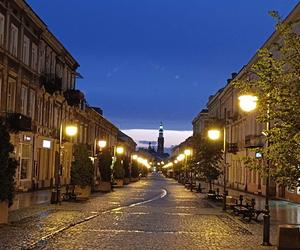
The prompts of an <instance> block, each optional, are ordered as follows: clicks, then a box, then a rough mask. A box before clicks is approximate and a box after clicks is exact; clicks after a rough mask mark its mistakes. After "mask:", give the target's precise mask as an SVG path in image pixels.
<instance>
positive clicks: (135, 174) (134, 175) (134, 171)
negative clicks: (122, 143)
mask: <svg viewBox="0 0 300 250" xmlns="http://www.w3.org/2000/svg"><path fill="white" fill-rule="evenodd" d="M139 176H140V171H139V167H138V164H137V163H136V162H132V164H131V180H130V181H131V182H134V181H138V180H139Z"/></svg>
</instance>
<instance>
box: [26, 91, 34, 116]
mask: <svg viewBox="0 0 300 250" xmlns="http://www.w3.org/2000/svg"><path fill="white" fill-rule="evenodd" d="M34 113H35V91H34V90H33V89H31V90H30V92H29V107H28V116H30V117H31V118H32V120H34Z"/></svg>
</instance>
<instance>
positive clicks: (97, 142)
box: [94, 139, 107, 180]
mask: <svg viewBox="0 0 300 250" xmlns="http://www.w3.org/2000/svg"><path fill="white" fill-rule="evenodd" d="M97 146H98V147H99V154H98V155H97ZM106 146H107V141H106V140H98V139H95V144H94V159H97V160H99V157H100V155H101V153H102V150H103V149H104V148H105V147H106ZM94 163H96V161H94ZM94 168H95V171H94V172H95V178H96V179H95V180H97V177H98V176H100V172H99V167H97V166H96V164H94Z"/></svg>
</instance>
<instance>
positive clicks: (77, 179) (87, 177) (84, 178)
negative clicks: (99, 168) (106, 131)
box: [71, 144, 94, 198]
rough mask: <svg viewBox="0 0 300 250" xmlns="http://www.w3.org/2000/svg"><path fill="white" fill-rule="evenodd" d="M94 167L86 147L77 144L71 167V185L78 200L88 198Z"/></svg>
mask: <svg viewBox="0 0 300 250" xmlns="http://www.w3.org/2000/svg"><path fill="white" fill-rule="evenodd" d="M93 177H94V167H93V163H92V161H91V159H90V158H89V152H88V150H87V147H86V145H84V144H78V145H75V148H74V161H73V162H72V167H71V183H72V184H73V185H75V193H76V194H77V196H78V198H88V197H89V196H90V194H91V187H92V184H93Z"/></svg>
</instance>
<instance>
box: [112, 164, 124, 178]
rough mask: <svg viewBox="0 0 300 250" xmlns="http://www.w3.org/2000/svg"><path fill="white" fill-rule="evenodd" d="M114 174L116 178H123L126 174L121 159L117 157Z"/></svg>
mask: <svg viewBox="0 0 300 250" xmlns="http://www.w3.org/2000/svg"><path fill="white" fill-rule="evenodd" d="M113 176H114V179H123V178H124V176H125V170H124V167H123V163H122V160H121V159H117V160H116V162H115V164H114V169H113Z"/></svg>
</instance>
